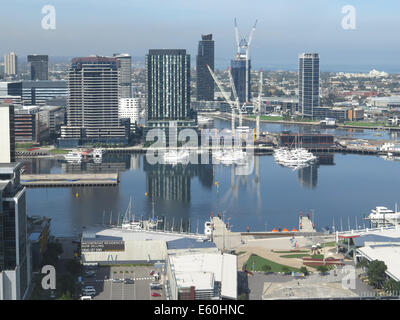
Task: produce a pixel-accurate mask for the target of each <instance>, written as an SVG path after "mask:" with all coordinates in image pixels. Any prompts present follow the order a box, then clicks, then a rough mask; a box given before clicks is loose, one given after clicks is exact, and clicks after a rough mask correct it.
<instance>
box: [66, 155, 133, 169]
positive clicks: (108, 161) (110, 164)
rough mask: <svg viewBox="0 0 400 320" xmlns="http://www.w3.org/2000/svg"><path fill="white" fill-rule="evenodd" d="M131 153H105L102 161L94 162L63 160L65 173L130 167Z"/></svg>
mask: <svg viewBox="0 0 400 320" xmlns="http://www.w3.org/2000/svg"><path fill="white" fill-rule="evenodd" d="M130 166H131V155H130V154H129V153H118V154H105V155H104V156H103V159H102V162H101V163H94V162H80V163H73V162H63V163H62V164H61V169H62V172H63V173H99V172H103V173H113V172H123V171H125V170H128V169H130Z"/></svg>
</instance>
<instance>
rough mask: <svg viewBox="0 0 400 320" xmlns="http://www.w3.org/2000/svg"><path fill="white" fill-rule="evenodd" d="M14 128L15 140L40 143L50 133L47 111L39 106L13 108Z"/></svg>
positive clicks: (46, 138)
mask: <svg viewBox="0 0 400 320" xmlns="http://www.w3.org/2000/svg"><path fill="white" fill-rule="evenodd" d="M14 128H15V130H14V132H15V141H16V142H31V143H40V142H42V141H45V140H48V138H49V135H50V130H49V119H48V115H47V112H46V111H41V110H40V107H39V106H24V107H20V108H15V110H14Z"/></svg>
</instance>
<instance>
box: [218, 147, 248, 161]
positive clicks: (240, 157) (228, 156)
mask: <svg viewBox="0 0 400 320" xmlns="http://www.w3.org/2000/svg"><path fill="white" fill-rule="evenodd" d="M212 157H213V159H214V160H215V161H216V162H220V163H222V164H223V165H231V164H244V163H246V161H247V153H246V152H245V151H243V150H242V149H233V148H232V149H220V150H214V151H213V152H212Z"/></svg>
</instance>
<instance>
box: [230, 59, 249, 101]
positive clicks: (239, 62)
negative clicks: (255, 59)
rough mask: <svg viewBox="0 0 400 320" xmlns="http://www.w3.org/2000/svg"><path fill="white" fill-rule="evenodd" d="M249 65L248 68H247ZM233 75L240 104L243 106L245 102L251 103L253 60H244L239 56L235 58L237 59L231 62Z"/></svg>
mask: <svg viewBox="0 0 400 320" xmlns="http://www.w3.org/2000/svg"><path fill="white" fill-rule="evenodd" d="M247 64H248V66H247V67H246V65H247ZM246 68H248V73H247V84H246ZM231 73H232V78H233V83H234V84H235V89H236V94H237V96H238V99H239V102H240V103H241V104H242V103H244V102H250V101H251V94H250V93H251V60H250V59H248V60H247V59H246V58H243V57H241V56H239V55H237V56H235V58H234V59H233V60H231ZM246 86H247V92H246Z"/></svg>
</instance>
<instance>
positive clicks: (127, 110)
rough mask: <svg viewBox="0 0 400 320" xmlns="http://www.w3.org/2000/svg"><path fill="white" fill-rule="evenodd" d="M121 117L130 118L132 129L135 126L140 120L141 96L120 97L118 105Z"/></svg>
mask: <svg viewBox="0 0 400 320" xmlns="http://www.w3.org/2000/svg"><path fill="white" fill-rule="evenodd" d="M118 117H119V119H120V120H121V119H129V120H130V126H131V131H135V128H136V127H137V125H138V124H139V121H140V99H139V98H122V99H119V106H118Z"/></svg>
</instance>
